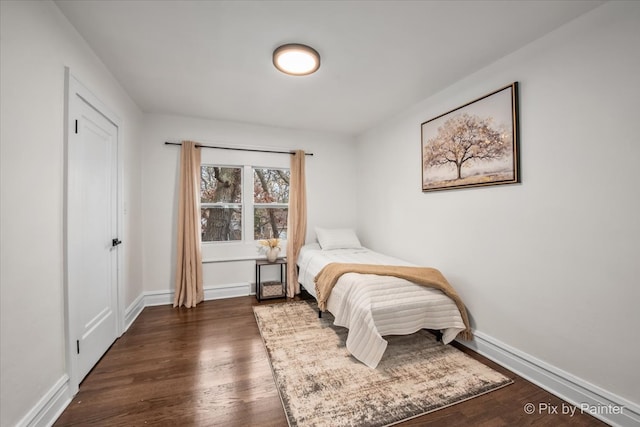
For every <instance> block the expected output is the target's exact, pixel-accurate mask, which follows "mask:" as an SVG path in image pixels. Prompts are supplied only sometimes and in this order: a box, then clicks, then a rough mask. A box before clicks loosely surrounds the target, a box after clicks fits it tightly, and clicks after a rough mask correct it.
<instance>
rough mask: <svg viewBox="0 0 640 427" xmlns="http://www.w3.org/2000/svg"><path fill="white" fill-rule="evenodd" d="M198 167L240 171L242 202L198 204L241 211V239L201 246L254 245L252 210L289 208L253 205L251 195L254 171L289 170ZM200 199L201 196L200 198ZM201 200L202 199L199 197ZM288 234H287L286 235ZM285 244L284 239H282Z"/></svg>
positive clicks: (247, 166)
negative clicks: (237, 208)
mask: <svg viewBox="0 0 640 427" xmlns="http://www.w3.org/2000/svg"><path fill="white" fill-rule="evenodd" d="M200 167H201V168H202V167H217V168H237V169H241V170H242V202H241V203H202V202H201V203H200V208H201V209H202V208H207V207H233V206H239V207H240V208H241V211H242V215H241V218H242V238H241V239H240V240H218V241H203V242H202V245H215V246H217V245H233V244H247V243H251V244H254V243H255V242H257V240H256V239H255V235H254V229H253V228H254V221H253V218H254V209H255V208H260V207H263V208H286V209H288V208H289V203H254V200H253V198H254V195H253V174H254V172H253V171H254V169H272V170H282V171H290V170H291V169H290V168H286V167H279V166H256V165H233V164H224V165H223V164H217V163H208V162H207V163H202V164H201V165H200ZM200 197H201V196H200ZM201 199H202V197H201ZM287 230H288V224H287ZM287 234H288V233H287ZM283 242H286V239H283Z"/></svg>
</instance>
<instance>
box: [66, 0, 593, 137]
mask: <svg viewBox="0 0 640 427" xmlns="http://www.w3.org/2000/svg"><path fill="white" fill-rule="evenodd" d="M602 3H603V2H602V1H591V0H590V1H579V0H568V1H561V0H557V1H539V0H538V1H502V0H500V1H202V0H201V1H167V0H163V1H149V0H142V1H134V0H128V1H118V0H112V1H106V0H103V1H77V0H57V1H56V4H57V5H58V7H59V8H60V10H61V11H62V13H64V15H65V16H66V17H67V18H68V19H69V21H70V22H71V23H72V24H73V25H74V26H75V27H76V28H77V30H78V31H79V32H80V34H81V35H82V36H83V37H84V38H85V40H86V41H87V42H88V43H89V45H90V46H91V47H92V49H93V50H94V51H95V52H96V54H97V55H98V56H99V57H100V58H101V59H102V61H103V62H104V63H105V64H106V66H107V67H108V68H109V69H110V70H111V72H112V73H113V74H114V75H115V77H116V79H117V80H118V81H119V82H120V83H121V84H122V86H123V87H124V88H125V90H126V91H127V92H128V93H129V94H130V96H131V97H132V98H133V100H134V101H135V102H136V103H137V104H138V106H139V107H140V108H141V109H142V110H143V111H144V112H147V113H164V114H177V115H184V116H192V117H201V118H212V119H223V120H234V121H240V122H249V123H256V124H264V125H270V126H279V127H287V128H297V129H310V130H324V131H333V132H341V133H349V134H358V133H360V132H363V131H365V130H366V129H367V128H369V127H370V126H372V125H373V124H375V123H376V122H378V121H379V120H381V119H385V118H388V117H390V116H392V115H394V114H396V113H398V112H399V111H401V110H402V109H404V108H406V107H408V106H410V105H412V104H414V103H416V102H418V101H420V100H423V99H425V98H427V97H429V96H430V95H432V94H434V93H436V92H438V91H440V90H442V89H443V88H445V87H447V86H448V85H451V84H452V83H454V82H456V81H457V80H459V79H461V78H462V77H464V76H466V75H469V74H471V73H473V72H474V71H476V70H478V69H479V68H481V67H483V66H486V65H488V64H490V63H491V62H493V61H495V60H497V59H499V58H501V57H503V56H505V55H506V54H508V53H510V52H513V51H515V50H517V49H518V48H520V47H522V46H523V45H525V44H527V43H529V42H531V41H533V40H535V39H537V38H539V37H541V36H542V35H544V34H546V33H548V32H550V31H552V30H553V29H555V28H557V27H559V26H561V25H562V24H564V23H566V22H568V21H570V20H572V19H574V18H576V17H577V16H579V15H581V14H583V13H585V12H587V11H589V10H591V9H593V8H595V7H597V6H598V5H600V4H602ZM292 42H295V43H303V44H308V45H310V46H312V47H314V48H315V49H316V50H317V51H318V52H320V55H321V56H322V64H321V66H320V70H319V71H318V72H317V73H315V74H313V75H310V76H303V77H292V76H287V75H284V74H282V73H280V72H278V71H277V70H276V69H275V68H274V67H273V65H272V63H271V53H272V52H273V50H274V49H275V48H276V47H278V46H279V45H281V44H284V43H292ZM508 83H509V82H505V84H508Z"/></svg>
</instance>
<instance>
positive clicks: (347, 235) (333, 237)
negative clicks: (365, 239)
mask: <svg viewBox="0 0 640 427" xmlns="http://www.w3.org/2000/svg"><path fill="white" fill-rule="evenodd" d="M316 236H317V237H318V243H320V247H321V248H322V250H330V249H352V248H361V247H362V245H361V244H360V240H358V236H356V232H355V231H353V230H352V229H350V228H319V227H316Z"/></svg>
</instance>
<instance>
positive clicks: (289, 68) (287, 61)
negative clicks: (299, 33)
mask: <svg viewBox="0 0 640 427" xmlns="http://www.w3.org/2000/svg"><path fill="white" fill-rule="evenodd" d="M273 65H275V67H276V68H277V69H278V70H280V71H282V72H283V73H285V74H289V75H292V76H306V75H309V74H312V73H315V72H316V71H317V70H318V68H320V54H319V53H318V52H317V51H316V50H315V49H314V48H312V47H309V46H306V45H303V44H297V43H290V44H285V45H282V46H280V47H278V48H277V49H276V50H274V51H273Z"/></svg>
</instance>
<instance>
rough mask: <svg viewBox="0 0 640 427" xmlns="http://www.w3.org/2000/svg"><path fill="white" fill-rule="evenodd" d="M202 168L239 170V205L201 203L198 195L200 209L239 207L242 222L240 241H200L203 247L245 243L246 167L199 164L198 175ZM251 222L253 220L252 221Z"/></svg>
mask: <svg viewBox="0 0 640 427" xmlns="http://www.w3.org/2000/svg"><path fill="white" fill-rule="evenodd" d="M203 167H214V168H233V169H240V170H241V173H242V190H241V191H242V194H241V198H240V200H241V202H240V203H227V202H225V203H219V202H218V203H203V202H202V193H200V209H201V210H202V209H204V208H209V207H212V208H213V207H220V208H226V207H240V212H241V215H240V218H241V221H242V229H241V231H240V240H207V241H202V244H203V245H210V244H216V245H217V244H230V243H241V242H244V241H245V237H246V236H247V233H246V231H247V228H246V216H247V214H246V204H245V203H244V201H245V194H246V190H247V186H246V185H245V183H246V181H247V180H246V166H242V165H220V164H212V163H202V164H200V174H202V168H203ZM251 198H252V199H253V190H252V191H251ZM252 222H253V219H252Z"/></svg>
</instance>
